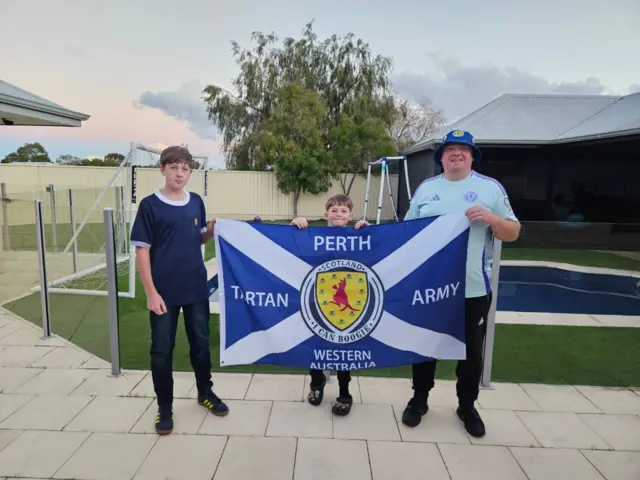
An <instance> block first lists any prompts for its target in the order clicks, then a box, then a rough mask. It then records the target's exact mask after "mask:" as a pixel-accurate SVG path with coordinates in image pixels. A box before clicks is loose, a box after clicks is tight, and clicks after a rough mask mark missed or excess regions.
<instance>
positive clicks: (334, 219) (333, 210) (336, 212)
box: [291, 195, 369, 415]
mask: <svg viewBox="0 0 640 480" xmlns="http://www.w3.org/2000/svg"><path fill="white" fill-rule="evenodd" d="M352 210H353V202H352V201H351V199H350V198H349V197H348V196H346V195H334V196H333V197H331V198H330V199H329V200H327V203H326V205H325V213H324V218H325V219H326V220H327V224H328V226H330V227H346V226H347V224H348V223H349V222H350V221H351V218H352V216H353V213H352ZM291 225H295V226H296V227H298V228H307V227H308V226H309V224H308V223H307V221H306V220H305V219H304V218H302V217H298V218H294V219H293V220H292V221H291ZM367 225H369V224H368V223H367V222H366V221H365V220H358V221H357V222H356V225H355V229H356V230H358V229H359V228H362V227H366V226H367ZM309 375H310V376H311V384H310V385H309V387H310V391H309V395H308V397H307V399H308V400H309V403H310V404H311V405H316V406H317V405H320V403H322V397H323V396H324V387H325V385H326V383H327V378H326V377H325V375H324V372H323V371H322V370H313V369H312V370H309ZM350 381H351V373H350V372H349V371H339V372H338V388H339V393H338V398H336V403H334V404H333V408H332V411H333V413H334V414H335V415H348V414H349V412H350V411H351V406H352V405H353V397H352V396H351V394H350V393H349V382H350Z"/></svg>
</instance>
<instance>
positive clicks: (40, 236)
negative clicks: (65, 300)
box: [35, 200, 51, 340]
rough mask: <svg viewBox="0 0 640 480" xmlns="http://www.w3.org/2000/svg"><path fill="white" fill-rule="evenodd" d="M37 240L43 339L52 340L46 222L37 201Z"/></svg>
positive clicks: (39, 203) (40, 203) (40, 204)
mask: <svg viewBox="0 0 640 480" xmlns="http://www.w3.org/2000/svg"><path fill="white" fill-rule="evenodd" d="M35 213H36V240H37V242H38V269H39V270H40V303H41V306H42V339H43V340H44V339H47V338H51V308H50V305H49V284H48V281H47V261H46V254H45V252H46V250H45V242H44V220H43V218H42V202H41V201H40V200H36V201H35Z"/></svg>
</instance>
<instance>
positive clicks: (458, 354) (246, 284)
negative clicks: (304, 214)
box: [209, 214, 469, 371]
mask: <svg viewBox="0 0 640 480" xmlns="http://www.w3.org/2000/svg"><path fill="white" fill-rule="evenodd" d="M468 237H469V221H468V220H467V218H466V217H465V216H464V215H463V214H451V215H442V216H439V217H431V218H424V219H417V220H410V221H404V222H399V223H389V224H382V225H375V226H367V227H363V228H360V229H358V230H355V229H354V228H350V227H347V228H339V227H309V228H306V229H298V228H297V227H295V226H290V225H274V224H272V225H268V224H264V223H247V222H241V221H235V220H225V219H220V220H217V221H216V226H215V241H216V257H217V258H216V261H217V266H218V274H217V276H216V277H215V279H212V281H210V282H209V289H210V293H211V294H212V298H213V295H214V294H215V295H217V297H218V299H219V302H220V365H221V366H229V365H247V364H271V365H282V366H287V367H299V368H313V369H320V370H334V371H337V370H362V369H369V368H380V367H392V366H399V365H408V364H411V363H415V362H419V361H424V360H427V359H430V358H436V359H464V358H465V339H464V308H465V307H464V298H465V271H466V263H467V241H468ZM216 283H217V284H216ZM216 287H217V288H216Z"/></svg>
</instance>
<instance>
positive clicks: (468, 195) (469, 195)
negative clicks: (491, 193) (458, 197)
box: [464, 192, 478, 203]
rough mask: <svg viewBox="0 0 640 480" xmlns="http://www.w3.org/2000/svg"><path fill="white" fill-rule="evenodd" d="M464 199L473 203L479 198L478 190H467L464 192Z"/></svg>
mask: <svg viewBox="0 0 640 480" xmlns="http://www.w3.org/2000/svg"><path fill="white" fill-rule="evenodd" d="M464 199H465V200H466V201H467V202H469V203H473V202H475V201H476V200H477V199H478V194H477V193H476V192H467V193H465V194H464Z"/></svg>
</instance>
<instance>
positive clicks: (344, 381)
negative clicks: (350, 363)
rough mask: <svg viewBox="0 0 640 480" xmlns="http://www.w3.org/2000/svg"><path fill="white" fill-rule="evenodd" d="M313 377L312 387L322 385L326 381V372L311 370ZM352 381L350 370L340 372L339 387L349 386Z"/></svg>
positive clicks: (310, 373)
mask: <svg viewBox="0 0 640 480" xmlns="http://www.w3.org/2000/svg"><path fill="white" fill-rule="evenodd" d="M309 375H310V376H311V385H314V386H315V385H322V384H323V383H324V381H325V377H324V372H323V371H322V370H309ZM350 381H351V372H350V371H348V370H339V371H338V386H348V385H349V382H350Z"/></svg>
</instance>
